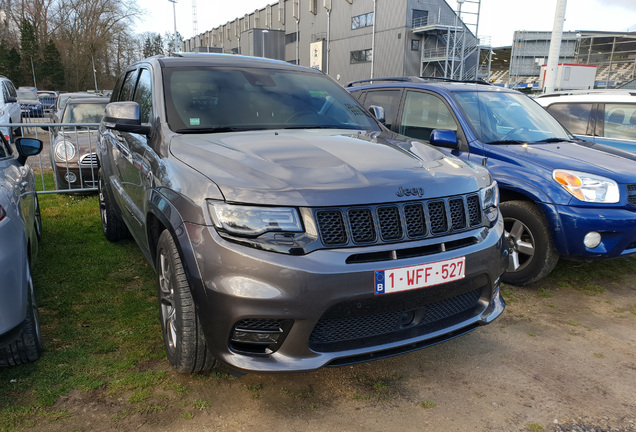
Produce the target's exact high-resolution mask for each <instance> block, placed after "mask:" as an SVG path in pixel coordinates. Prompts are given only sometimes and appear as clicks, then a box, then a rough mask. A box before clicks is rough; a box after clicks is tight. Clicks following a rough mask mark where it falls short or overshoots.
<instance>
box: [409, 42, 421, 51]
mask: <svg viewBox="0 0 636 432" xmlns="http://www.w3.org/2000/svg"><path fill="white" fill-rule="evenodd" d="M419 50H420V40H419V39H411V51H419Z"/></svg>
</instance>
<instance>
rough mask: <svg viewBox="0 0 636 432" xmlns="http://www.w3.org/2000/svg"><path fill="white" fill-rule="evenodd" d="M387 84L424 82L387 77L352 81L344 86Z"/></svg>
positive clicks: (408, 78)
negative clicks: (388, 82)
mask: <svg viewBox="0 0 636 432" xmlns="http://www.w3.org/2000/svg"><path fill="white" fill-rule="evenodd" d="M376 81H378V82H387V81H396V82H422V81H424V80H423V79H421V78H420V77H416V76H404V77H387V78H369V79H363V80H359V81H352V82H350V83H348V84H346V85H345V87H353V86H354V85H359V84H372V83H373V82H376Z"/></svg>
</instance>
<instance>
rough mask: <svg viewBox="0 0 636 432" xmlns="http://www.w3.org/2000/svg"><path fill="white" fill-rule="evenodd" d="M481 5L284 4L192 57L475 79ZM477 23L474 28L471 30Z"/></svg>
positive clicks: (197, 46)
mask: <svg viewBox="0 0 636 432" xmlns="http://www.w3.org/2000/svg"><path fill="white" fill-rule="evenodd" d="M480 1H481V0H460V1H458V2H456V4H457V11H455V10H454V9H453V8H452V7H450V6H449V4H448V3H447V2H446V1H444V0H392V1H376V0H320V1H319V0H280V1H279V2H277V3H272V4H270V5H268V6H266V7H265V8H263V9H261V10H256V11H254V12H252V13H249V14H246V15H245V16H243V17H240V18H236V19H235V20H234V21H231V22H228V23H226V24H224V25H222V26H219V27H217V28H215V29H211V30H209V31H206V32H204V33H202V34H199V35H198V36H195V37H193V38H190V39H188V40H186V41H185V42H184V44H183V49H184V50H185V51H194V52H223V53H237V54H244V55H251V56H259V57H260V56H264V57H269V58H275V59H279V60H284V61H287V62H290V63H295V64H301V65H304V66H311V67H314V68H317V69H320V70H322V71H324V72H325V73H327V74H328V75H330V76H331V77H333V78H335V79H337V80H339V81H340V82H341V83H346V82H349V81H354V80H360V79H366V78H373V77H383V76H402V75H427V76H440V77H449V78H457V79H475V78H477V77H478V76H479V75H480V71H479V66H480V63H479V58H480V51H481V50H482V47H481V46H480V45H479V40H478V39H477V37H476V34H477V26H478V22H479V19H478V17H479V8H480ZM471 23H472V24H471Z"/></svg>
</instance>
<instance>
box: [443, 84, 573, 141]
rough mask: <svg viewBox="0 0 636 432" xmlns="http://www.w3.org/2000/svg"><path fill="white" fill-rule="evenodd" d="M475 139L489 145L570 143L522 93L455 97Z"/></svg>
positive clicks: (460, 94) (475, 93) (566, 134)
mask: <svg viewBox="0 0 636 432" xmlns="http://www.w3.org/2000/svg"><path fill="white" fill-rule="evenodd" d="M452 94H453V97H454V98H455V100H456V101H457V103H458V104H459V106H460V107H461V109H462V111H463V112H464V115H465V116H466V118H467V119H468V122H469V123H470V126H471V127H472V129H473V131H474V132H475V135H476V136H477V137H478V138H479V140H480V141H481V142H484V143H486V144H516V143H519V144H523V143H537V142H552V141H569V140H571V139H572V136H571V135H570V133H569V132H568V131H567V130H566V129H564V128H563V126H561V125H560V124H559V123H558V122H557V121H556V120H555V119H554V118H553V117H552V116H551V115H550V114H549V113H548V112H547V111H545V110H544V109H543V108H542V107H541V106H539V105H538V104H537V103H536V102H534V101H533V100H531V99H530V98H528V97H527V96H525V95H523V94H520V93H508V92H497V91H462V92H454V93H452Z"/></svg>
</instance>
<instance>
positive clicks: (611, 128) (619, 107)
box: [595, 103, 636, 153]
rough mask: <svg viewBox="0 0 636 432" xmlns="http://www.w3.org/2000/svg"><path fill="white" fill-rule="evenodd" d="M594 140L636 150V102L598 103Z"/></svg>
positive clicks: (631, 150) (632, 150) (628, 149)
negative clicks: (596, 134)
mask: <svg viewBox="0 0 636 432" xmlns="http://www.w3.org/2000/svg"><path fill="white" fill-rule="evenodd" d="M597 118H598V120H597V133H598V135H599V136H598V137H596V139H595V141H596V142H599V143H601V144H606V145H609V146H612V147H616V148H620V149H623V150H626V151H629V152H632V153H634V152H636V104H629V103H604V104H599V107H598V117H597Z"/></svg>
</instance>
